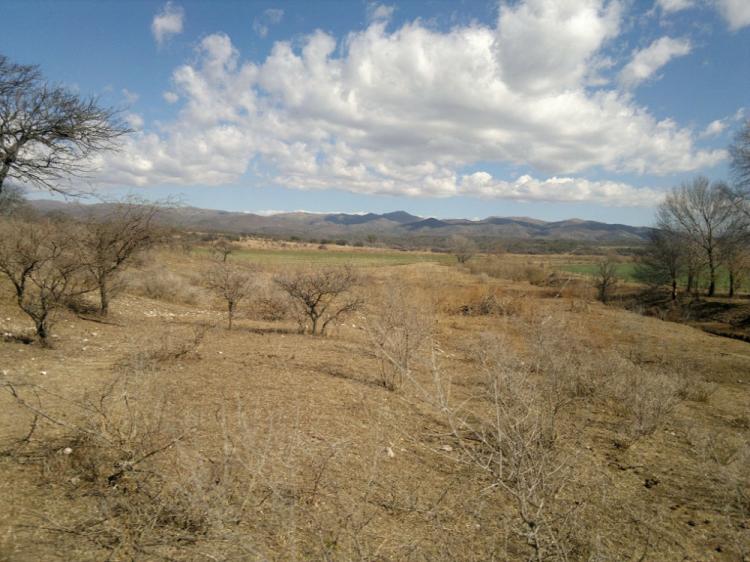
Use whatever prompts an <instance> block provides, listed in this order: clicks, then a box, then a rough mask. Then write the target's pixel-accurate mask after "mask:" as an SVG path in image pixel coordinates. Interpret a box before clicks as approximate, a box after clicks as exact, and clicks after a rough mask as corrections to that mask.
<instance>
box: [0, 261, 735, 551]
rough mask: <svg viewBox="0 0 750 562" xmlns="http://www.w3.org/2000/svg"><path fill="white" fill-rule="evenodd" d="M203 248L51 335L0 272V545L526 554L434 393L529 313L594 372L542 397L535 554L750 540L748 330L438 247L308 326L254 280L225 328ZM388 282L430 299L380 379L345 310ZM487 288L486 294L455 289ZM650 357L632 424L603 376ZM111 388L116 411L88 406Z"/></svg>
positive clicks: (504, 343) (529, 329) (490, 480)
mask: <svg viewBox="0 0 750 562" xmlns="http://www.w3.org/2000/svg"><path fill="white" fill-rule="evenodd" d="M201 260H203V261H201ZM205 260H207V258H205V257H200V256H197V257H196V256H194V257H190V256H183V255H178V254H173V255H170V256H168V257H165V256H161V258H160V261H159V268H164V269H169V270H170V271H172V272H175V275H179V276H182V277H181V279H182V280H183V281H184V283H185V284H186V285H188V286H190V287H191V291H192V292H191V293H190V296H189V298H185V299H181V298H180V296H179V294H177V293H178V291H176V290H175V292H174V294H171V295H166V296H165V298H148V297H146V296H142V294H140V293H139V291H135V290H129V289H126V290H125V291H124V292H123V293H122V294H121V295H120V296H118V297H117V298H116V299H115V300H114V301H113V303H112V305H111V315H110V317H109V318H108V319H107V320H106V321H104V322H102V321H95V320H96V319H94V318H92V317H88V316H85V315H83V317H79V316H76V315H74V314H72V313H68V312H66V313H64V314H62V316H61V317H60V319H59V321H58V323H57V325H56V326H55V328H54V336H53V339H52V341H53V343H54V347H53V348H52V349H43V348H41V347H39V346H38V345H37V344H34V343H32V344H24V343H20V342H18V341H15V340H14V339H13V338H12V337H11V334H18V333H20V332H21V331H23V330H25V329H28V327H29V323H28V321H27V320H26V319H25V318H24V317H23V316H22V315H21V314H20V313H19V312H18V311H17V310H16V308H15V307H14V306H13V302H12V300H11V298H10V294H9V292H8V291H7V290H5V289H6V287H4V286H3V290H2V293H1V294H2V297H0V328H2V332H3V333H6V334H9V335H8V336H7V337H5V339H6V341H5V342H2V341H0V370H2V381H3V382H4V383H7V382H10V383H11V384H12V385H13V386H12V387H6V388H5V390H6V391H5V392H2V393H0V451H2V453H3V454H2V456H0V471H1V473H2V478H0V560H9V561H11V560H12V561H38V560H105V559H111V560H162V559H165V560H264V559H277V560H294V559H296V560H302V559H328V560H353V559H362V560H491V559H494V560H526V559H534V558H533V557H534V556H537V555H538V557H539V559H542V555H540V554H539V552H538V551H536V550H535V549H534V548H533V547H531V546H530V543H529V540H528V534H529V529H531V530H533V529H534V525H533V524H531V525H530V524H529V523H528V522H525V521H524V517H523V514H521V513H520V511H521V509H520V507H519V506H520V500H519V499H518V498H517V497H516V496H514V495H513V493H511V492H509V489H511V488H512V486H511V488H508V489H506V488H505V487H504V486H505V484H500V482H501V480H500V479H499V478H500V477H498V476H497V475H495V474H494V473H493V472H492V470H489V469H488V468H487V466H483V465H482V463H481V461H479V460H477V459H479V458H480V457H481V455H480V454H479V452H478V449H477V448H476V446H475V444H474V443H469V441H471V438H470V437H466V438H465V439H463V438H462V437H461V436H462V435H463V434H462V433H461V432H456V431H454V430H452V428H451V420H453V419H454V418H452V417H451V415H453V414H451V415H447V414H445V412H444V411H441V409H440V407H438V406H436V404H438V402H439V401H437V400H433V398H434V397H435V392H438V391H439V389H440V388H444V387H438V386H433V383H434V381H435V377H436V374H435V373H436V372H438V371H439V372H441V373H444V374H446V376H448V377H449V378H450V389H451V390H450V397H449V398H448V399H447V403H450V404H455V405H457V404H464V403H472V404H473V403H474V401H476V402H477V403H478V404H479V402H481V400H479V399H477V398H476V397H477V396H478V393H479V392H480V391H482V390H483V386H482V385H483V384H484V383H483V379H482V377H481V376H480V374H479V373H480V371H481V365H480V364H481V361H480V360H479V359H478V357H479V356H480V355H482V351H483V350H482V349H478V348H481V347H482V346H484V345H489V344H484V343H482V342H487V341H495V342H500V343H495V344H492V345H494V346H496V347H497V348H498V349H499V351H501V352H502V353H505V354H512V355H513V357H516V358H517V359H518V361H531V360H534V356H533V354H532V352H533V350H534V349H537V348H535V347H533V346H534V345H537V344H534V343H533V342H534V341H536V340H534V338H535V337H538V338H539V341H540V342H542V343H539V345H540V346H542V347H539V349H542V348H543V349H548V350H551V351H549V353H550V356H549V357H547V359H545V361H549V364H550V365H552V364H554V365H558V363H556V361H558V362H560V363H561V365H558V366H557V367H555V368H556V369H558V370H559V372H564V373H567V374H566V376H568V375H570V376H576V377H578V376H582V375H581V373H584V372H585V373H586V377H587V378H586V381H585V382H586V384H588V385H589V386H590V387H591V388H589V389H588V390H586V391H585V392H584V391H580V392H577V393H573V394H571V395H570V397H569V399H566V400H565V401H560V409H559V413H558V414H557V417H556V422H555V423H556V425H555V428H556V429H555V432H556V436H557V437H556V439H557V441H556V445H555V447H556V451H557V453H556V454H558V453H559V454H561V455H564V457H565V458H566V459H568V461H567V464H566V466H568V467H569V469H570V473H569V476H568V477H567V478H566V479H565V482H564V486H563V485H561V486H560V487H559V488H556V489H555V491H554V493H552V494H551V495H550V496H549V497H547V498H546V499H545V501H546V502H548V503H549V505H548V506H547V505H545V506H542V508H541V509H544V510H546V509H549V510H550V513H551V515H550V516H549V518H548V519H545V520H544V521H545V526H548V527H549V528H550V529H554V530H555V534H554V537H555V538H554V540H552V539H550V541H552V543H560V544H562V543H564V544H565V545H567V546H565V547H562V546H560V547H559V548H558V547H557V546H552V547H549V549H548V550H547V553H546V554H545V555H544V556H546V558H545V559H571V560H690V561H709V560H727V561H729V560H743V559H745V560H747V559H748V558H747V557H748V556H750V530H749V526H750V520H749V519H748V513H749V512H750V495H749V493H750V482H749V477H748V473H749V472H750V471H748V470H747V467H748V465H747V462H748V460H750V457H748V456H747V448H748V442H749V440H750V345H748V344H747V343H745V342H742V341H737V340H732V339H728V338H723V337H718V336H715V335H711V334H708V333H705V332H703V331H700V330H698V329H694V328H692V327H690V326H686V325H681V324H677V323H672V322H665V321H662V320H659V319H657V318H652V317H646V316H642V315H638V314H635V313H632V312H628V311H626V310H623V309H622V308H619V307H607V306H603V305H601V304H599V303H596V302H593V301H591V300H590V299H588V298H587V297H586V296H585V294H583V293H581V294H575V295H573V296H570V295H566V294H560V292H559V291H556V290H550V289H549V288H545V287H536V286H532V285H530V284H528V283H526V282H521V281H510V280H502V279H491V278H488V277H487V276H479V275H473V274H471V273H470V272H468V271H467V270H461V269H458V268H457V267H455V266H452V265H440V264H434V263H419V264H413V265H399V266H390V267H378V268H366V269H363V273H362V275H363V278H364V279H363V285H362V289H361V290H362V291H363V294H364V296H365V302H366V303H367V304H366V308H365V309H363V311H362V312H360V313H357V314H355V315H352V316H350V317H347V318H346V319H345V320H344V321H342V322H340V323H338V324H337V325H336V326H335V327H334V329H333V330H332V331H331V333H330V334H329V335H327V336H325V337H318V336H315V337H313V336H310V335H303V334H299V333H297V330H296V324H295V323H294V322H293V321H292V320H291V319H288V318H281V319H276V320H270V319H268V318H264V317H263V314H260V313H258V311H257V307H256V304H257V303H255V301H248V302H247V303H245V304H244V305H243V306H241V308H240V314H239V317H238V319H237V320H236V324H235V328H234V329H233V330H231V331H228V330H227V329H226V328H225V313H224V308H223V305H222V304H221V303H220V302H218V301H215V300H214V299H212V298H211V297H210V296H209V295H208V294H207V293H206V291H205V290H204V289H203V288H202V287H201V286H200V279H199V278H198V276H197V275H196V274H195V272H196V271H198V270H199V269H200V267H203V264H204V262H205ZM143 267H144V269H143V270H141V271H142V272H143V271H147V269H148V267H152V266H146V265H144V266H143ZM152 269H153V267H152ZM272 273H273V271H270V270H269V271H266V270H261V271H260V273H258V275H259V276H260V277H263V276H265V278H268V277H269V276H270V275H271V274H272ZM131 275H134V276H135V277H138V275H145V273H139V272H138V271H136V272H132V273H131ZM266 280H267V279H266ZM392 283H395V284H397V285H400V286H402V287H405V288H407V289H409V290H411V291H412V293H411V294H414V295H416V296H417V297H418V307H419V308H420V309H424V310H427V309H429V310H430V311H431V318H432V319H433V321H434V328H433V330H434V332H433V336H432V338H431V340H430V341H431V343H430V345H429V348H428V349H426V350H425V351H424V353H423V354H422V356H421V357H420V359H419V361H418V362H417V363H416V365H417V366H416V367H415V369H414V374H413V381H411V382H406V383H404V384H403V386H402V387H400V388H398V389H397V390H395V391H394V390H388V389H386V388H384V387H383V386H382V385H381V384H380V382H379V379H378V375H377V373H378V369H379V362H378V358H377V356H376V355H375V354H374V353H373V347H372V343H371V341H370V340H369V339H368V336H367V332H366V330H365V329H364V326H365V325H366V323H367V318H368V316H370V315H374V314H377V313H378V308H379V306H378V302H379V301H378V300H377V299H378V298H379V297H378V295H379V294H381V293H378V290H377V289H378V287H386V291H387V290H388V289H387V287H389V286H392V285H389V284H392ZM266 290H268V289H267V288H266ZM488 295H490V296H491V297H492V303H494V304H493V306H490V307H487V308H486V310H485V309H483V308H482V307H478V306H475V305H476V302H477V301H478V300H479V301H482V302H485V301H486V300H487V298H488ZM181 300H184V301H186V302H180V301H181ZM498 303H499V304H498ZM530 334H531V335H530ZM534 334H535V335H534ZM492 338H494V339H492ZM543 338H550V339H549V341H550V342H551V343H549V344H548V343H545V342H547V341H548V340H547V339H543ZM532 340H533V341H532ZM186 342H187V343H186ZM191 342H192V344H191ZM532 344H533V345H532ZM547 345H549V347H544V346H547ZM624 370H628V372H629V373H631V375H629V376H632V377H636V378H631V379H625V378H624V377H625V375H624V374H623V373H624ZM652 373H656V374H658V375H659V376H662V374H664V373H667V374H668V375H669V377H671V378H670V380H676V381H678V383H679V391H675V393H674V396H672V395H670V397H676V400H675V404H674V406H673V407H671V408H669V409H668V411H667V409H666V408H665V411H664V412H661V411H660V410H659V412H660V413H659V417H658V420H656V422H655V424H654V427H653V428H651V429H650V430H648V431H642V432H635V433H634V432H633V431H631V428H632V425H633V424H634V423H636V422H633V421H630V420H631V417H632V416H631V414H632V412H628V411H625V410H623V409H622V407H621V406H622V403H623V401H622V399H618V397H621V396H624V395H625V394H623V393H626V392H628V389H627V388H626V389H624V390H623V389H622V388H621V387H622V386H623V384H625V385H627V384H628V381H633V380H643V379H639V378H637V377H643V376H650V374H652ZM654 376H656V375H654ZM123 381H125V382H123ZM108 384H110V385H111V386H110V387H109V388H110V390H111V389H113V388H114V389H115V390H114V391H110V392H109V394H107V392H105V391H102V390H101V389H102V388H104V387H105V386H106V385H108ZM125 386H127V390H126V391H124V390H122V388H124V387H125ZM566 388H567V386H566ZM610 388H612V389H615V388H617V389H620V390H617V391H615V390H612V391H611V392H610V390H608V389H610ZM655 388H656V387H655ZM435 389H437V390H435ZM630 390H632V389H630ZM12 392H16V393H17V396H15V397H14V396H13V395H12ZM618 393H619V394H618ZM105 395H106V396H107V398H106V400H102V399H101V397H102V396H105ZM123 396H126V402H127V404H126V406H125V407H123V408H124V409H123V408H120V406H117V404H120V402H122V400H123ZM648 398H649V397H648V396H645V397H643V396H641V397H640V398H639V400H646V399H648ZM107 400H110V401H111V402H112V403H113V404H115V405H114V406H113V408H115V411H116V412H119V413H117V414H115V413H107V414H103V413H102V411H104V409H105V402H106V401H107ZM441 403H442V402H441ZM97 404H99V405H100V406H101V409H100V408H99V407H98V406H96V405H97ZM657 406H658V405H657ZM455 407H456V410H455V411H458V406H455ZM638 407H640V406H638ZM654 407H655V406H654ZM117 408H120V409H117ZM477 408H478V409H477V410H476V412H480V411H481V412H483V413H484V412H485V410H486V409H487V405H486V404H483V405H482V404H479V405H478V406H477ZM657 410H658V408H657ZM453 411H454V410H451V412H453ZM654 411H656V410H654ZM39 412H42V413H43V415H41V416H40V415H38V413H39ZM123 412H125V413H126V414H123V415H124V416H125V417H124V418H123V419H124V420H125V421H124V422H122V423H119V425H118V423H117V422H115V421H113V420H114V418H116V416H118V415H121V414H122V413H123ZM133 412H137V414H134V413H133ZM35 414H37V415H36V419H37V421H36V427H35V429H34V431H33V432H31V433H30V424H32V423H33V421H34V419H35ZM649 415H651V414H649ZM653 415H654V416H656V414H653ZM479 416H480V414H478V413H477V414H476V417H479ZM490 417H491V416H490ZM110 418H111V419H110ZM462 419H472V420H473V419H474V418H473V417H470V416H467V417H466V418H462ZM97 420H98V421H97ZM102 420H104V421H102ZM134 420H135V421H134ZM641 421H642V420H640V421H639V423H640V422H641ZM136 422H137V423H136ZM81 427H86V428H97V429H96V430H93V429H91V431H92V432H94V431H95V432H97V433H96V434H97V436H99V435H102V434H106V435H107V439H108V441H107V443H114V442H116V443H117V444H118V445H117V450H121V449H124V448H127V447H131V448H133V450H134V451H135V450H137V451H146V454H149V453H153V452H154V450H155V449H160V448H161V447H162V446H163V447H164V449H163V450H159V451H158V452H156V453H154V454H152V455H151V456H150V457H149V458H148V459H143V460H141V459H140V458H139V456H138V455H140V453H139V452H136V453H133V458H135V459H136V460H135V461H129V462H131V464H130V465H127V466H125V465H123V464H122V463H121V462H120V461H118V460H117V459H116V458H114V457H110V456H109V455H110V452H109V451H110V449H108V448H107V446H103V445H101V444H100V443H99V442H98V441H97V443H98V444H95V445H92V444H91V441H88V440H87V438H86V434H85V432H82V431H81V430H80V428H81ZM113 427H116V428H117V429H113ZM87 431H88V430H87ZM29 435H30V436H29ZM25 436H29V438H28V439H24V437H25ZM147 438H148V439H150V440H151V441H150V444H146V439H147ZM92 439H93V438H92ZM97 439H99V437H97ZM123 443H125V445H123ZM113 447H114V446H113ZM139 447H140V448H139ZM482 454H484V453H482ZM140 456H143V455H140ZM92 457H93V458H92ZM481 458H486V457H481ZM556 458H557V457H556ZM493 462H494V461H493ZM118 463H119V464H118ZM553 472H554V471H553ZM553 472H551V473H550V478H552V474H553ZM154 490H156V492H154ZM144 498H146V499H145V501H144ZM156 505H159V506H162V507H160V508H159V509H160V511H159V512H158V513H153V512H152V511H150V510H153V509H155V508H154V506H156ZM537 507H538V506H537ZM544 513H546V511H545V512H544ZM540 517H541V516H540ZM545 517H547V516H545ZM540 520H541V519H540ZM545 528H546V527H545ZM519 529H521V530H519ZM523 529H525V531H524V530H523ZM524 533H526V534H524ZM550 536H552V535H550ZM556 549H557V550H556ZM743 557H744V558H743Z"/></svg>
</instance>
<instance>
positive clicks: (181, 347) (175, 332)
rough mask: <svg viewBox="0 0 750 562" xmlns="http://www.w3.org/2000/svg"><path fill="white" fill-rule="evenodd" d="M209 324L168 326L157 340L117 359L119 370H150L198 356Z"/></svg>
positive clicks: (141, 371) (139, 371)
mask: <svg viewBox="0 0 750 562" xmlns="http://www.w3.org/2000/svg"><path fill="white" fill-rule="evenodd" d="M208 329H209V326H207V325H204V324H198V325H194V326H190V327H188V328H168V329H166V330H165V331H164V333H163V335H162V337H161V339H160V340H159V342H158V343H157V344H156V345H154V346H152V347H145V348H143V349H138V350H137V351H135V352H133V353H130V354H128V355H126V356H125V357H124V358H123V359H121V360H120V361H118V363H117V367H118V368H119V370H120V371H125V372H127V371H130V370H133V371H135V372H138V373H143V372H151V371H155V370H157V369H158V368H159V367H160V366H162V365H164V364H166V363H169V362H172V361H177V360H180V359H190V358H197V357H199V354H198V349H199V348H200V346H201V344H202V343H203V340H204V339H205V337H206V333H207V332H208Z"/></svg>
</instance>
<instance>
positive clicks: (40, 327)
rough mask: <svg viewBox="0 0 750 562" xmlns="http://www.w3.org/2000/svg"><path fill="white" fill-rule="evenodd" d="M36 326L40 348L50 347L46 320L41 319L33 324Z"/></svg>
mask: <svg viewBox="0 0 750 562" xmlns="http://www.w3.org/2000/svg"><path fill="white" fill-rule="evenodd" d="M34 323H35V324H36V335H37V337H38V338H39V343H40V344H41V346H42V347H50V344H49V339H48V338H49V326H47V318H46V316H45V317H44V318H41V319H39V320H36V321H35V322H34Z"/></svg>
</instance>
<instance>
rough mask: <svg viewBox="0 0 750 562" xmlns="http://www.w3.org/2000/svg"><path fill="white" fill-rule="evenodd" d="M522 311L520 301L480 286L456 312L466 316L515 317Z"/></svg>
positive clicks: (496, 290)
mask: <svg viewBox="0 0 750 562" xmlns="http://www.w3.org/2000/svg"><path fill="white" fill-rule="evenodd" d="M521 310H522V304H521V302H520V299H518V298H515V297H512V296H510V295H503V294H501V293H500V291H498V289H496V288H493V287H488V286H482V287H480V288H479V289H478V291H477V292H476V293H475V294H473V295H470V296H469V300H468V302H467V303H466V304H463V305H461V306H460V307H459V308H458V312H459V313H461V314H464V315H466V316H515V315H517V314H519V313H520V312H521Z"/></svg>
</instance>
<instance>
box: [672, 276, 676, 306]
mask: <svg viewBox="0 0 750 562" xmlns="http://www.w3.org/2000/svg"><path fill="white" fill-rule="evenodd" d="M672 300H673V301H675V300H677V279H675V278H674V277H673V278H672Z"/></svg>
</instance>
